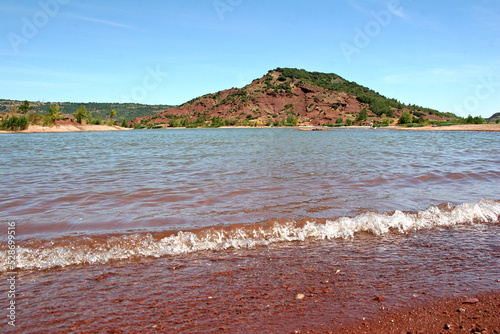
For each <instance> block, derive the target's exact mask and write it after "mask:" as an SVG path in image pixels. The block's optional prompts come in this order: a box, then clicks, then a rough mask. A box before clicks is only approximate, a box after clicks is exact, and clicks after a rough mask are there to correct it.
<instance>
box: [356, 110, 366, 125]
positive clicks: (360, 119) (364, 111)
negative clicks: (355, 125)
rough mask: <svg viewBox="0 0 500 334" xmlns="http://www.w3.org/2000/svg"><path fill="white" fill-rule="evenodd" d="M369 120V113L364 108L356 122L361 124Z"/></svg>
mask: <svg viewBox="0 0 500 334" xmlns="http://www.w3.org/2000/svg"><path fill="white" fill-rule="evenodd" d="M367 119H368V113H367V111H366V108H363V109H362V110H361V111H360V112H359V114H358V116H356V120H355V122H359V121H366V120H367Z"/></svg>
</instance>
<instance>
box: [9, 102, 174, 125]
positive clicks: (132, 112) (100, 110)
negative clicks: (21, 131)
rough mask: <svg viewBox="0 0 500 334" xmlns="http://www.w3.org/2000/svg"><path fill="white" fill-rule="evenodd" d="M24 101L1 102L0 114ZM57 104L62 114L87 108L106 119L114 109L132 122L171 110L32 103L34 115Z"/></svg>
mask: <svg viewBox="0 0 500 334" xmlns="http://www.w3.org/2000/svg"><path fill="white" fill-rule="evenodd" d="M21 103H22V101H15V100H0V113H1V112H7V111H8V110H9V108H11V107H12V106H14V105H16V106H19V105H20V104H21ZM51 104H56V105H58V106H59V107H60V108H61V114H68V115H73V114H74V113H75V112H76V110H77V109H78V108H80V107H81V106H85V107H86V108H87V110H89V111H92V114H93V116H94V117H101V118H103V119H105V118H106V117H107V116H108V115H109V113H110V111H111V110H112V109H113V110H115V111H116V113H117V119H120V120H121V119H123V118H126V119H128V120H132V119H134V118H136V117H145V116H151V115H154V114H156V113H158V112H161V111H164V110H165V109H168V108H171V107H172V106H169V105H154V106H152V105H146V104H136V103H97V102H89V103H75V102H57V103H51V102H30V105H31V106H32V107H33V109H32V110H31V112H32V113H40V114H46V113H47V112H48V111H49V108H50V105H51Z"/></svg>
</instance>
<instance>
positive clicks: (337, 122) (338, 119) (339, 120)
mask: <svg viewBox="0 0 500 334" xmlns="http://www.w3.org/2000/svg"><path fill="white" fill-rule="evenodd" d="M342 123H344V118H343V117H339V118H337V120H336V121H335V124H342Z"/></svg>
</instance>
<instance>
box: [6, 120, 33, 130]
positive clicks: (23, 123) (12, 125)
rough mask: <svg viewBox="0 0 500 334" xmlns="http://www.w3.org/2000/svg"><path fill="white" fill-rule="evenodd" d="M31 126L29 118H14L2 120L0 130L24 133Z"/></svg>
mask: <svg viewBox="0 0 500 334" xmlns="http://www.w3.org/2000/svg"><path fill="white" fill-rule="evenodd" d="M29 124H30V120H29V118H28V116H20V117H16V116H12V117H10V118H7V119H4V120H2V124H1V125H0V128H1V129H2V130H8V131H22V130H26V129H27V128H28V126H29Z"/></svg>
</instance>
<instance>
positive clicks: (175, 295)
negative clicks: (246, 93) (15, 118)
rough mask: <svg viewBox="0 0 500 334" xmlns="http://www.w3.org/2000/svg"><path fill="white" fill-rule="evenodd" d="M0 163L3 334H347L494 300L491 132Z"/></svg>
mask: <svg viewBox="0 0 500 334" xmlns="http://www.w3.org/2000/svg"><path fill="white" fill-rule="evenodd" d="M0 148H1V151H0V158H1V165H0V175H1V179H0V212H1V216H0V226H2V230H1V234H0V235H1V238H2V239H1V242H0V271H1V273H0V276H1V277H2V279H3V280H4V282H12V277H14V278H15V293H14V295H11V294H9V291H12V287H13V285H12V283H9V284H10V285H9V284H3V285H1V286H0V305H2V308H3V309H4V310H7V308H6V307H7V306H6V305H10V304H9V303H10V302H12V301H13V300H14V301H15V303H16V304H15V305H16V310H15V315H16V321H17V327H15V330H17V332H23V333H45V332H49V331H50V332H52V333H66V332H110V333H122V332H123V333H134V332H141V333H142V332H146V333H149V332H158V331H160V332H162V331H163V332H168V333H199V332H219V331H221V330H226V331H228V332H231V333H278V332H297V331H298V332H310V331H311V330H315V331H316V332H328V331H332V332H338V331H340V330H342V328H344V330H345V331H344V332H349V328H350V327H347V329H345V327H342V326H349V325H353V324H361V326H362V323H363V322H364V321H365V319H376V318H377V317H381V316H383V317H386V316H388V314H390V313H388V312H390V311H391V310H397V309H399V308H401V307H409V306H416V305H420V304H422V303H427V302H432V301H433V300H436V299H437V298H449V297H457V296H460V297H461V296H471V295H472V296H475V295H477V294H480V293H491V292H498V291H499V290H500V246H499V245H500V202H499V201H498V200H499V199H500V136H499V134H498V133H486V132H405V131H392V130H354V129H339V130H335V131H294V130H292V129H192V130H190V129H178V130H149V131H148V130H140V131H125V132H100V133H95V132H94V133H48V134H5V135H0ZM12 231H14V233H15V239H12V238H11V243H10V245H9V243H8V233H11V236H12V233H13V232H12ZM12 245H14V246H15V254H16V257H15V261H13V259H12V258H9V252H11V253H12V250H11V249H10V250H9V246H12ZM13 275H14V276H13ZM6 280H7V281H6ZM9 280H10V281H9ZM9 288H10V289H11V290H9ZM299 296H300V297H299ZM13 297H14V299H12V298H13ZM6 312H7V311H6ZM9 312H11V311H9ZM4 319H7V320H8V319H9V318H4ZM7 320H5V322H7ZM5 326H6V327H8V328H10V326H7V325H5ZM4 328H5V327H2V329H4ZM8 328H7V329H8Z"/></svg>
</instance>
